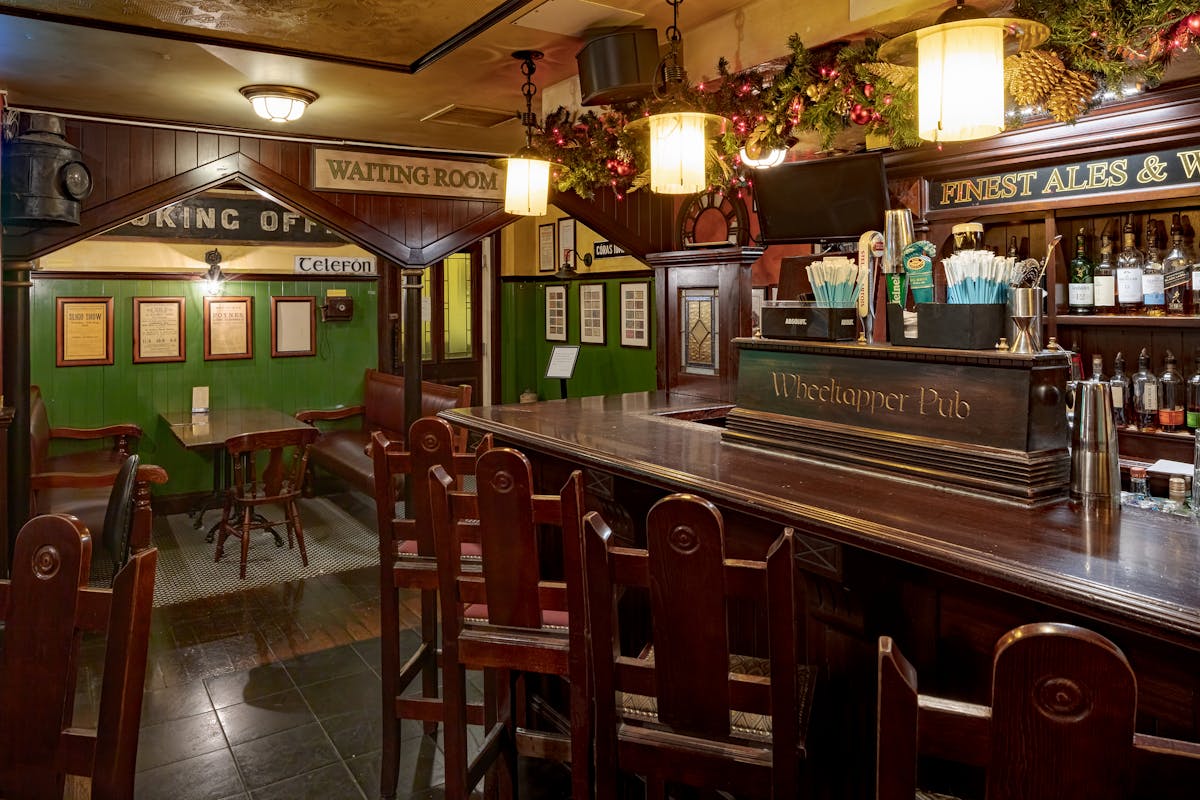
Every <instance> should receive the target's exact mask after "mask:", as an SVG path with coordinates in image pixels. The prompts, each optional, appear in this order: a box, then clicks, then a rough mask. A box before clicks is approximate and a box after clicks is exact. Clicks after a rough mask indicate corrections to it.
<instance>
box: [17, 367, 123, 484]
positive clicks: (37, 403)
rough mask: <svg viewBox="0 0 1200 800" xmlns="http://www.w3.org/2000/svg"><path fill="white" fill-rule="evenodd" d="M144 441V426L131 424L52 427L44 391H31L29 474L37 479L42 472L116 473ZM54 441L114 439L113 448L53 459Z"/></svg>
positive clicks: (31, 387) (69, 454) (30, 389)
mask: <svg viewBox="0 0 1200 800" xmlns="http://www.w3.org/2000/svg"><path fill="white" fill-rule="evenodd" d="M141 437H142V429H141V426H139V425H135V424H133V423H131V422H126V423H120V424H117V425H106V426H104V427H102V428H55V427H51V425H50V415H49V414H48V413H47V411H46V401H45V400H44V399H43V398H42V390H41V389H40V388H39V387H37V386H30V387H29V458H30V472H31V474H33V475H35V476H36V475H38V474H39V473H42V472H83V473H96V472H101V473H103V472H108V473H115V472H116V471H117V470H118V469H119V468H120V466H121V462H123V461H124V460H125V456H127V455H129V454H130V453H131V452H133V451H134V450H136V449H137V441H138V440H139V439H141ZM55 439H72V440H76V441H94V440H98V439H112V446H111V447H107V448H102V449H91V450H82V451H79V452H74V453H66V454H63V455H57V456H52V455H50V443H51V442H52V441H53V440H55Z"/></svg>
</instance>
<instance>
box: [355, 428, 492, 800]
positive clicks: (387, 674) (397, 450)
mask: <svg viewBox="0 0 1200 800" xmlns="http://www.w3.org/2000/svg"><path fill="white" fill-rule="evenodd" d="M459 441H460V439H459V437H458V435H457V434H456V432H455V430H454V428H452V427H451V426H450V424H449V423H447V422H446V421H445V420H442V419H438V418H436V417H421V418H420V419H418V420H416V421H415V422H413V424H412V426H411V427H410V428H409V432H408V442H409V445H410V446H411V447H412V450H411V451H406V450H405V449H404V443H403V442H395V441H391V440H389V439H388V438H387V435H386V434H384V433H383V432H382V431H376V432H375V433H374V434H372V437H371V447H370V449H371V457H372V459H373V460H374V467H375V469H374V472H375V511H376V514H377V518H378V525H379V567H380V572H379V593H380V603H379V616H380V627H381V631H380V643H381V657H380V665H381V672H382V673H383V675H382V678H383V753H382V757H381V767H380V771H381V774H380V781H379V785H380V796H381V797H384V798H392V797H394V796H395V794H396V781H397V774H398V770H399V768H400V740H401V730H400V728H401V724H402V722H403V721H404V720H406V719H414V720H422V721H423V722H425V732H426V733H429V734H432V733H433V732H434V731H435V730H436V729H437V723H439V722H441V721H442V720H443V719H444V716H443V705H442V698H441V697H439V695H438V665H439V662H440V659H441V652H440V651H439V649H438V620H437V617H438V602H437V586H438V573H437V556H436V552H435V548H434V543H433V527H432V524H431V522H430V511H429V470H430V468H431V467H433V466H437V465H441V466H442V467H443V468H444V469H445V470H446V472H447V474H449V475H453V476H455V478H456V479H457V478H461V477H463V476H466V475H472V474H474V472H475V460H476V458H477V455H478V454H480V453H484V452H487V451H488V450H489V449H490V448H491V446H492V437H491V435H490V434H489V435H487V436H485V437H484V438H483V439H482V440H481V441H480V443H479V445H478V446H477V447H476V449H475V452H471V453H464V452H456V450H457V449H458V448H457V444H458V442H459ZM404 481H411V482H412V483H411V486H412V493H411V497H412V500H411V508H409V509H408V512H409V514H408V516H410V517H411V519H402V518H399V517H397V516H396V501H397V490H398V489H401V488H402V487H403V483H404ZM462 555H463V556H464V557H466V558H474V559H475V560H476V563H478V558H479V547H478V545H476V544H467V545H465V546H464V547H463V548H462ZM400 589H417V590H419V591H420V592H421V643H420V644H419V645H418V646H417V649H416V652H414V653H413V654H412V655H411V656H410V657H409V658H408V660H407V661H405V662H402V661H401V656H400ZM418 676H420V678H421V695H420V696H419V697H405V696H403V695H404V692H405V691H407V689H408V687H409V686H410V685H411V684H412V682H413V681H414V680H416V678H417V677H418ZM468 717H469V719H471V721H472V722H473V724H476V725H479V724H482V723H483V707H482V706H481V705H478V704H476V705H474V706H471V707H470V708H469V710H468Z"/></svg>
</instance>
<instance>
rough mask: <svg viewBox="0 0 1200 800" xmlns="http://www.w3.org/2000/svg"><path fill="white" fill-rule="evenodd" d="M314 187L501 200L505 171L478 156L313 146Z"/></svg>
mask: <svg viewBox="0 0 1200 800" xmlns="http://www.w3.org/2000/svg"><path fill="white" fill-rule="evenodd" d="M313 188H314V189H334V190H337V191H345V192H376V193H382V194H415V195H427V196H432V197H453V198H468V199H475V200H503V199H504V170H501V169H497V168H496V167H493V166H491V165H490V164H486V163H484V162H482V161H453V160H448V159H433V158H418V157H415V156H407V155H387V154H382V153H354V152H350V151H346V150H328V149H321V148H317V149H316V150H314V151H313Z"/></svg>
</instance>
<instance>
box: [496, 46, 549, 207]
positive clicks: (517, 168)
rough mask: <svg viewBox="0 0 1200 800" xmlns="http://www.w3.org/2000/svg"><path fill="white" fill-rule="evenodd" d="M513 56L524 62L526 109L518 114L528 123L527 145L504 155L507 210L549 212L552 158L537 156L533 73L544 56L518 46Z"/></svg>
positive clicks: (522, 65) (524, 122) (522, 68)
mask: <svg viewBox="0 0 1200 800" xmlns="http://www.w3.org/2000/svg"><path fill="white" fill-rule="evenodd" d="M512 57H513V58H515V59H518V60H519V61H520V62H521V74H522V75H524V76H525V83H524V84H523V85H522V86H521V94H522V95H524V96H525V113H523V114H518V115H517V116H518V117H519V119H520V120H521V124H522V125H524V126H525V146H524V147H522V148H521V149H520V150H518V151H517V152H516V153H515V154H514V155H513V156H512V157H511V158H507V159H505V162H506V163H505V174H504V210H505V211H506V212H507V213H509V214H517V215H518V216H522V217H540V216H542V215H544V214H545V213H546V195H547V194H548V193H549V191H550V162H549V161H545V160H543V159H541V158H538V157H537V153H535V152H534V151H533V130H534V128H536V127H537V115H535V114H534V113H533V96H534V95H535V94H537V86H535V85H534V83H533V73H534V72H536V71H537V66H536V64H535V62H537V61H538V60H540V59H541V57H542V53H541V51H540V50H518V51H517V52H515V53H513V54H512Z"/></svg>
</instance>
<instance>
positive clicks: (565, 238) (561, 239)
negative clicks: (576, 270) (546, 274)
mask: <svg viewBox="0 0 1200 800" xmlns="http://www.w3.org/2000/svg"><path fill="white" fill-rule="evenodd" d="M557 252H558V253H561V254H562V262H561V263H563V264H570V265H571V266H575V218H574V217H563V218H562V219H560V220H559V221H558V250H557Z"/></svg>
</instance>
